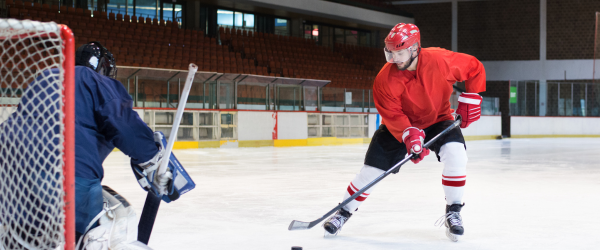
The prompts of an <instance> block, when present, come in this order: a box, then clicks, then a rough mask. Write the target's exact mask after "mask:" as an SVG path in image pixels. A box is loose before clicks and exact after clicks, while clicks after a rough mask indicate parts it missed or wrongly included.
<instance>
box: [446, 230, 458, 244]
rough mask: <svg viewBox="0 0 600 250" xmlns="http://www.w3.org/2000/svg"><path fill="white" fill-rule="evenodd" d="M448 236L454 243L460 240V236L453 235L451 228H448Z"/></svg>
mask: <svg viewBox="0 0 600 250" xmlns="http://www.w3.org/2000/svg"><path fill="white" fill-rule="evenodd" d="M446 236H447V237H448V239H450V240H451V241H453V242H457V241H458V238H460V235H458V234H453V233H451V232H450V229H449V228H446Z"/></svg>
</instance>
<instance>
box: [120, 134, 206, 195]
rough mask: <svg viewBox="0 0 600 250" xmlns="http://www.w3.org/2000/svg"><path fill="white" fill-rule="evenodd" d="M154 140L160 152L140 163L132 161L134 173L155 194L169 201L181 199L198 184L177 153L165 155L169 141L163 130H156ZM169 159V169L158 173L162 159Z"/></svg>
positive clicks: (142, 185) (144, 186)
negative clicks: (180, 197)
mask: <svg viewBox="0 0 600 250" xmlns="http://www.w3.org/2000/svg"><path fill="white" fill-rule="evenodd" d="M154 141H155V142H156V144H157V145H158V146H159V150H158V153H157V154H156V155H155V156H154V157H152V159H150V160H149V161H147V162H143V163H140V164H134V163H131V168H132V169H133V174H134V175H135V177H136V178H137V180H138V183H139V184H140V186H141V187H142V188H143V189H144V190H146V191H148V192H152V193H153V194H154V195H156V196H158V197H161V199H162V200H163V201H165V202H167V203H169V202H171V201H174V200H177V199H179V196H181V195H182V194H185V193H187V192H189V191H190V190H192V189H194V188H195V187H196V184H195V183H194V181H193V180H192V178H191V177H190V176H189V175H188V173H187V172H186V171H185V169H183V166H181V163H179V161H178V160H177V158H176V157H175V155H174V154H173V153H171V155H170V157H164V154H165V151H166V150H165V146H166V145H167V141H166V139H165V136H164V134H163V133H162V132H154ZM163 160H168V161H169V165H168V169H167V171H166V172H165V173H164V174H162V175H160V174H159V173H158V170H159V167H160V165H161V161H163Z"/></svg>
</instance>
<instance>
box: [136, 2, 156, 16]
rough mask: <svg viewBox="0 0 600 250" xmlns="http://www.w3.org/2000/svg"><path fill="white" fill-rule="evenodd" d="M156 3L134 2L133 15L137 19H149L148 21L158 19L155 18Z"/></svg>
mask: <svg viewBox="0 0 600 250" xmlns="http://www.w3.org/2000/svg"><path fill="white" fill-rule="evenodd" d="M156 3H157V1H156V0H136V2H135V15H136V16H138V17H140V16H141V17H144V18H146V17H149V18H150V19H154V18H157V19H160V17H158V16H157V14H158V10H157V6H158V5H157V4H156Z"/></svg>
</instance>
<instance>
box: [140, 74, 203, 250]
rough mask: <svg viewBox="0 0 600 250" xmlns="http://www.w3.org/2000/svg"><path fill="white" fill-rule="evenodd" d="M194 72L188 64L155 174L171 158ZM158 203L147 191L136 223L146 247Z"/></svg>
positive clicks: (165, 168)
mask: <svg viewBox="0 0 600 250" xmlns="http://www.w3.org/2000/svg"><path fill="white" fill-rule="evenodd" d="M196 71H198V66H196V64H193V63H190V67H189V71H188V75H187V77H186V79H185V86H184V87H183V92H182V93H181V99H180V100H179V104H177V113H175V119H174V120H173V127H172V128H171V134H170V135H169V142H168V143H167V147H166V151H165V154H164V155H163V157H166V159H165V160H163V161H161V164H160V166H159V168H158V170H157V171H158V173H157V174H164V173H165V172H166V171H167V168H168V165H169V161H168V159H169V157H170V156H171V151H172V150H173V145H174V144H175V138H176V137H177V130H178V129H179V123H180V122H181V116H182V115H183V111H184V109H185V104H186V103H187V99H188V96H189V95H190V90H191V89H192V82H193V81H194V75H195V74H196ZM160 201H161V197H159V196H156V195H154V194H153V193H152V192H150V191H148V194H147V195H146V202H145V203H144V209H143V210H142V215H141V217H140V222H139V223H138V241H140V242H142V243H144V244H146V245H148V242H149V241H150V234H151V233H152V228H153V227H154V221H155V220H156V215H157V214H158V208H159V207H160Z"/></svg>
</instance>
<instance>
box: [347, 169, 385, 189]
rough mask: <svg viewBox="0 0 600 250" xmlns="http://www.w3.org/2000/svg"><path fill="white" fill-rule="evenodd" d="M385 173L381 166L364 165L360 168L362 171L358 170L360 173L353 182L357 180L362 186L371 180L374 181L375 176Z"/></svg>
mask: <svg viewBox="0 0 600 250" xmlns="http://www.w3.org/2000/svg"><path fill="white" fill-rule="evenodd" d="M383 173H385V171H383V170H381V169H379V168H376V167H371V166H369V165H364V166H363V167H362V168H361V169H360V172H358V174H357V175H356V177H355V178H354V181H352V182H356V183H355V184H358V185H360V186H361V187H364V186H366V185H367V184H369V182H371V181H373V180H374V179H375V178H377V177H379V176H380V175H381V174H383Z"/></svg>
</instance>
